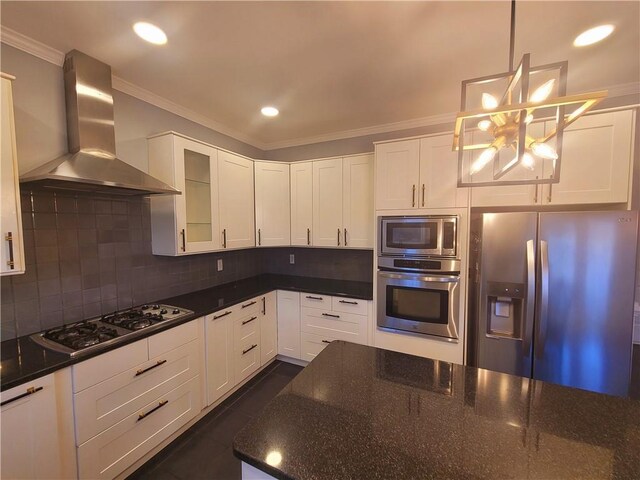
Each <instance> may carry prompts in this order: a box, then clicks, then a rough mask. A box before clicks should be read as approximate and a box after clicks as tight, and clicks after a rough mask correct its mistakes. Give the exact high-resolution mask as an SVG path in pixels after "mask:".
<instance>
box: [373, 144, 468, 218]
mask: <svg viewBox="0 0 640 480" xmlns="http://www.w3.org/2000/svg"><path fill="white" fill-rule="evenodd" d="M452 142H453V138H452V135H451V134H446V135H434V136H429V137H425V138H420V139H418V138H416V139H409V140H401V141H393V142H384V143H376V147H375V148H376V151H375V198H376V210H397V209H420V208H448V207H452V208H453V207H466V206H467V205H468V195H469V194H468V189H466V188H458V187H457V181H458V155H457V152H454V151H452V150H451V146H452Z"/></svg>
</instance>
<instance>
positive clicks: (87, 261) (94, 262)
mask: <svg viewBox="0 0 640 480" xmlns="http://www.w3.org/2000/svg"><path fill="white" fill-rule="evenodd" d="M96 252H97V249H96ZM80 269H81V271H82V275H89V274H94V273H100V263H99V261H98V258H97V255H96V258H92V257H86V258H85V257H83V258H81V259H80Z"/></svg>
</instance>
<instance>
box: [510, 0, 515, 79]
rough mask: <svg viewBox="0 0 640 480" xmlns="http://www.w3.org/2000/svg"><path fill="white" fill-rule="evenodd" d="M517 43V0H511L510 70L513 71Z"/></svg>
mask: <svg viewBox="0 0 640 480" xmlns="http://www.w3.org/2000/svg"><path fill="white" fill-rule="evenodd" d="M515 44H516V0H511V30H510V31H509V71H510V72H513V56H514V54H515Z"/></svg>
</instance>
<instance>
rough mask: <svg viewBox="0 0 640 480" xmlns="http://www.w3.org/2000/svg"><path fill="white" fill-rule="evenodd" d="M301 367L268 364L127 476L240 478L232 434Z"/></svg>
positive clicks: (174, 479) (146, 479)
mask: <svg viewBox="0 0 640 480" xmlns="http://www.w3.org/2000/svg"><path fill="white" fill-rule="evenodd" d="M300 370H302V367H298V366H296V365H291V364H289V363H284V362H280V361H276V362H274V363H273V364H272V365H269V366H268V367H267V368H266V369H265V370H264V371H262V372H261V373H260V374H258V375H257V376H256V377H254V378H253V379H251V381H250V382H248V383H247V384H246V385H244V386H243V387H242V388H240V390H238V391H237V392H236V393H234V394H233V395H232V396H231V397H229V398H228V399H227V400H225V401H224V402H223V403H222V404H221V405H220V406H218V407H216V409H215V410H213V411H212V412H211V413H209V414H208V415H207V416H206V417H204V418H203V419H201V420H200V421H199V422H198V423H196V424H195V425H194V426H192V427H191V428H190V429H189V430H187V431H186V432H184V433H183V434H182V435H180V436H179V437H178V438H176V439H175V440H174V441H173V442H171V444H169V445H168V446H167V447H166V448H164V449H163V450H162V451H161V452H160V453H158V454H157V455H156V456H155V457H153V458H152V459H151V460H149V461H148V462H147V463H145V464H144V465H143V466H142V467H140V468H139V469H138V470H136V471H135V472H134V473H133V474H132V475H131V476H129V477H128V479H127V480H143V479H144V480H152V479H153V480H187V479H199V478H206V479H209V480H236V479H237V480H240V478H241V472H240V460H238V459H237V458H236V457H234V455H233V449H232V446H231V445H232V443H233V437H234V436H235V435H236V433H238V431H240V429H241V428H242V427H243V426H244V425H246V423H247V422H248V421H250V420H251V419H252V418H253V417H256V416H257V415H259V414H260V412H261V411H262V408H263V407H264V406H265V405H266V404H267V403H268V402H269V400H271V399H272V398H273V397H275V396H276V395H277V394H278V392H280V390H282V389H283V388H284V387H285V385H287V384H288V383H289V382H290V381H291V379H292V378H293V377H295V376H296V375H297V374H298V372H300Z"/></svg>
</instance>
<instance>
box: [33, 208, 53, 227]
mask: <svg viewBox="0 0 640 480" xmlns="http://www.w3.org/2000/svg"><path fill="white" fill-rule="evenodd" d="M33 227H34V228H35V229H37V230H42V229H46V228H48V229H55V228H56V214H55V213H41V212H36V213H35V214H34V215H33Z"/></svg>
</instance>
